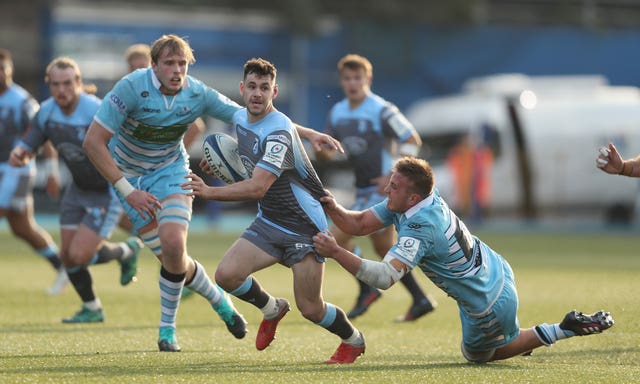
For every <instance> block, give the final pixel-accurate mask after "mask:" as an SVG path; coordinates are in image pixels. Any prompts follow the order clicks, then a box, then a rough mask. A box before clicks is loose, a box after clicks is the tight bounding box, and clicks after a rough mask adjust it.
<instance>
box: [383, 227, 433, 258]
mask: <svg viewBox="0 0 640 384" xmlns="http://www.w3.org/2000/svg"><path fill="white" fill-rule="evenodd" d="M431 238H432V236H431V227H429V226H425V225H424V223H420V222H417V221H415V220H413V219H412V218H411V219H405V220H404V221H403V222H402V224H399V225H398V241H397V242H396V243H395V244H394V245H393V246H392V247H391V248H390V249H389V251H388V252H387V256H391V257H393V258H395V259H398V260H400V261H402V262H403V263H405V264H406V265H408V266H409V267H411V268H413V267H415V266H416V265H417V264H418V262H419V261H420V260H421V259H422V257H423V256H424V255H428V254H430V253H431V251H430V250H431V249H432V241H431Z"/></svg>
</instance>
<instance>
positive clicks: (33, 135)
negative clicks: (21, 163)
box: [19, 110, 48, 152]
mask: <svg viewBox="0 0 640 384" xmlns="http://www.w3.org/2000/svg"><path fill="white" fill-rule="evenodd" d="M43 115H44V113H42V110H40V111H38V112H37V113H36V115H35V116H34V117H33V119H31V127H30V129H29V130H28V131H27V134H26V135H24V137H23V138H22V140H20V143H19V145H21V146H23V147H25V148H26V149H28V150H29V151H30V152H36V151H37V150H38V148H40V146H41V145H42V144H44V142H45V141H47V139H48V137H47V135H46V133H45V132H44V129H45V127H44V122H45V118H44V117H43Z"/></svg>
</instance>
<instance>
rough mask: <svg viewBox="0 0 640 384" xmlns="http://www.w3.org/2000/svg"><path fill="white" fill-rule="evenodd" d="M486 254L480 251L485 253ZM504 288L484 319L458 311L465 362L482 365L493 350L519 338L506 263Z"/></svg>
mask: <svg viewBox="0 0 640 384" xmlns="http://www.w3.org/2000/svg"><path fill="white" fill-rule="evenodd" d="M485 250H486V248H485V249H483V250H482V251H483V252H484V251H485ZM503 268H504V285H503V288H502V292H501V294H500V296H498V299H497V300H496V302H495V303H494V304H493V306H492V307H491V310H490V311H488V313H487V314H486V315H485V316H483V317H473V316H469V314H467V313H466V312H465V311H464V310H462V309H460V321H461V322H462V352H463V355H465V357H466V358H467V360H470V361H475V362H484V361H487V360H489V359H490V358H491V357H492V356H493V353H494V352H495V349H496V348H499V347H501V346H503V345H506V344H508V343H510V342H511V341H513V339H515V338H516V337H518V335H519V334H520V324H519V322H518V316H517V312H518V292H517V291H516V285H515V281H514V278H513V271H512V270H511V267H510V266H509V264H508V263H506V262H505V263H504V264H503Z"/></svg>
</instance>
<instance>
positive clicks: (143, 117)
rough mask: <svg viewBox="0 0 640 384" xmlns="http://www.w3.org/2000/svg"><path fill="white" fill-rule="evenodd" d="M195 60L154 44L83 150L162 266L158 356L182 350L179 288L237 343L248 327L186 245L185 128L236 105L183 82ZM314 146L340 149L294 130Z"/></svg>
mask: <svg viewBox="0 0 640 384" xmlns="http://www.w3.org/2000/svg"><path fill="white" fill-rule="evenodd" d="M193 62H195V57H194V56H193V51H192V49H191V47H190V46H189V43H188V42H187V41H185V40H184V39H182V38H180V37H179V36H176V35H164V36H162V37H160V38H159V39H157V40H156V41H155V42H154V43H153V45H152V46H151V67H150V68H147V69H146V70H145V69H139V70H137V71H135V72H133V73H131V74H129V75H127V76H125V77H124V78H122V79H121V80H120V81H118V82H117V83H116V85H115V86H114V88H113V89H112V90H111V91H110V92H109V93H108V94H107V95H106V96H105V99H104V101H103V103H102V105H101V106H100V109H99V110H98V112H97V113H96V116H95V118H94V121H93V122H92V124H91V127H90V128H89V132H88V133H87V136H86V138H85V141H84V149H85V151H86V152H87V153H88V154H89V157H90V159H91V161H92V162H93V164H94V165H95V166H96V168H97V169H98V170H99V171H100V173H101V174H102V175H103V176H104V177H105V179H107V180H108V181H109V182H110V183H112V184H113V185H114V187H115V188H116V190H117V191H118V197H119V198H120V201H121V202H122V204H123V206H124V208H125V213H126V214H127V215H128V216H129V219H131V222H132V223H133V225H134V228H135V230H136V231H137V233H138V235H139V236H140V237H141V238H142V240H143V241H144V243H145V244H146V245H147V246H148V247H149V249H150V250H151V251H152V252H153V253H154V254H155V255H156V257H157V258H158V259H159V260H160V262H161V264H162V265H161V268H160V277H159V286H160V295H161V301H160V307H161V319H160V326H159V337H158V347H159V349H160V351H168V352H177V351H180V349H181V348H180V345H179V344H178V341H177V337H176V316H177V313H178V306H179V303H180V295H181V291H182V288H183V287H184V286H186V287H188V288H190V289H191V290H193V291H195V292H197V293H198V294H199V295H201V296H203V297H205V298H206V299H207V300H208V301H209V303H210V304H211V305H212V307H213V309H214V310H215V311H216V312H217V313H218V315H219V316H220V318H221V319H222V320H223V321H224V323H225V324H226V326H227V329H228V330H229V332H231V333H232V334H233V335H234V337H236V338H239V339H240V338H243V337H244V336H245V334H246V332H247V331H246V322H245V320H244V318H243V317H242V315H240V313H238V312H237V311H236V309H235V308H234V307H233V303H232V302H231V300H230V298H229V297H228V295H226V293H225V292H224V291H223V290H222V289H220V287H218V286H217V285H215V284H213V282H212V281H211V279H210V278H209V277H208V275H207V273H206V271H205V269H204V266H203V265H202V264H200V263H199V262H197V261H196V260H194V259H192V258H191V257H190V256H189V254H188V252H187V247H186V240H187V232H188V227H189V223H190V222H191V213H192V200H193V198H192V197H191V196H188V195H187V192H186V191H184V190H183V189H182V188H181V184H182V183H183V182H184V177H185V176H186V175H187V174H189V172H190V171H189V159H188V155H187V152H186V150H185V148H184V145H183V136H184V133H185V131H186V130H187V127H188V126H189V125H190V124H191V123H193V121H194V120H196V119H197V118H198V117H200V116H202V115H209V116H211V117H213V118H216V119H219V120H221V121H223V122H227V123H230V122H231V119H232V117H233V114H234V113H235V112H236V111H238V110H239V109H241V107H240V106H239V105H238V104H236V103H235V102H233V101H232V100H230V99H229V98H227V97H226V96H224V95H222V94H221V93H219V92H218V91H216V90H214V89H212V88H210V87H208V86H207V85H206V84H204V83H202V82H201V81H199V80H197V79H196V78H194V77H191V76H188V75H187V72H188V68H189V64H192V63H193ZM296 129H298V130H299V131H300V132H303V133H304V134H305V137H306V138H307V139H309V140H310V141H311V142H312V143H313V145H314V146H315V147H318V146H321V145H330V146H333V147H338V148H340V146H339V143H336V142H335V140H333V139H332V138H330V137H328V136H326V135H322V134H319V133H314V132H312V130H311V129H308V128H304V127H299V126H296Z"/></svg>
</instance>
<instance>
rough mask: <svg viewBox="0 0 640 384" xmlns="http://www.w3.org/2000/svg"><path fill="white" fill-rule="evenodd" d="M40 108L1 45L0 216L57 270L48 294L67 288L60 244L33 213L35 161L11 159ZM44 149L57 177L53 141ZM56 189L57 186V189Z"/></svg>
mask: <svg viewBox="0 0 640 384" xmlns="http://www.w3.org/2000/svg"><path fill="white" fill-rule="evenodd" d="M38 108H39V105H38V103H37V102H36V100H35V99H34V98H33V97H32V96H31V95H30V94H29V93H28V92H27V91H26V90H25V89H24V88H22V87H20V86H19V85H18V84H16V83H14V82H13V59H12V56H11V52H9V51H8V50H6V49H2V48H0V135H1V137H2V140H0V159H1V160H0V218H1V217H6V218H7V221H8V222H9V227H10V228H11V232H13V234H14V235H15V236H16V237H18V238H20V239H22V240H24V241H25V242H27V243H28V244H29V245H30V246H31V247H32V248H33V249H34V250H35V251H36V252H37V253H38V254H39V255H40V256H42V257H43V258H44V259H45V260H47V261H48V262H49V264H51V266H52V267H53V268H54V269H55V270H56V280H55V282H54V283H53V285H52V286H51V287H50V288H49V289H47V293H48V294H50V295H56V294H59V293H61V292H62V291H63V290H64V288H65V287H66V285H67V284H68V283H69V279H68V278H67V273H66V272H65V269H64V266H63V265H62V262H61V260H60V257H59V251H58V247H57V246H56V244H55V243H54V241H53V239H52V238H51V235H49V233H47V232H46V231H45V230H44V229H42V228H41V227H40V226H39V225H38V223H36V221H35V218H34V215H33V213H34V212H33V183H34V181H35V176H36V168H35V165H34V164H33V163H29V164H26V165H24V166H12V165H10V164H9V162H8V159H9V154H10V152H11V150H12V149H13V147H14V145H15V144H16V142H17V141H18V140H19V138H20V137H22V136H23V135H24V134H25V133H26V132H27V130H28V129H29V127H30V125H31V119H33V116H34V115H35V113H36V111H37V110H38ZM44 150H45V156H46V157H47V158H48V159H49V160H46V161H47V168H48V170H49V171H51V172H50V174H49V178H50V179H55V178H56V176H57V174H56V173H55V171H56V168H57V161H55V157H54V156H55V150H54V149H53V147H52V146H51V145H50V144H48V145H46V146H45V147H44ZM51 176H53V177H51ZM55 185H56V186H57V184H55ZM57 192H58V191H57V190H56V191H55V193H57Z"/></svg>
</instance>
